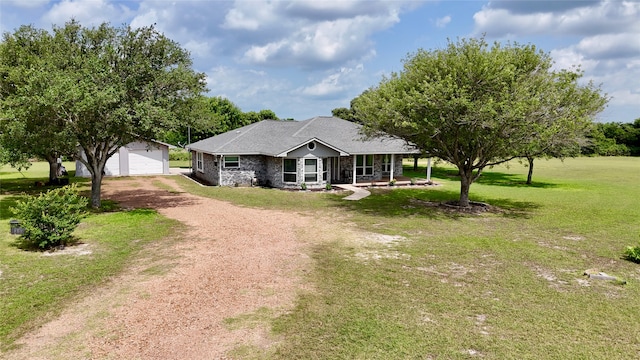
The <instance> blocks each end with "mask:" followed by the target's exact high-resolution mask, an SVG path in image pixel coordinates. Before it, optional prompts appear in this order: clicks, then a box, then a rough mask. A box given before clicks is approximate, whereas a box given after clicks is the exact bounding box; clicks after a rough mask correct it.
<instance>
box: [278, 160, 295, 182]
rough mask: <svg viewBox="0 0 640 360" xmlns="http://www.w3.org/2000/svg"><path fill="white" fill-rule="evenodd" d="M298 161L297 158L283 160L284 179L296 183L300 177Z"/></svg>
mask: <svg viewBox="0 0 640 360" xmlns="http://www.w3.org/2000/svg"><path fill="white" fill-rule="evenodd" d="M297 173H298V161H297V160H296V159H283V160H282V181H283V182H290V183H295V182H297V178H298V174H297Z"/></svg>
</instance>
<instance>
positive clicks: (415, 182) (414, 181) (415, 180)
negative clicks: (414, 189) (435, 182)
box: [409, 177, 418, 185]
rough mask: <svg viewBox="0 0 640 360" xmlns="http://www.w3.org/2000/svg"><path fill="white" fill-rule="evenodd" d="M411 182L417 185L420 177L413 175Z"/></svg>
mask: <svg viewBox="0 0 640 360" xmlns="http://www.w3.org/2000/svg"><path fill="white" fill-rule="evenodd" d="M409 181H410V182H411V185H415V184H417V183H418V179H416V178H414V177H412V178H411V180H409Z"/></svg>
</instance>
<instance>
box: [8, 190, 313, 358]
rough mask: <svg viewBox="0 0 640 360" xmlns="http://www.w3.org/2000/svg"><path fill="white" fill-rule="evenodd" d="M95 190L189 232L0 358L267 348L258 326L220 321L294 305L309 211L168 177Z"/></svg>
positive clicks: (214, 353) (202, 354)
mask: <svg viewBox="0 0 640 360" xmlns="http://www.w3.org/2000/svg"><path fill="white" fill-rule="evenodd" d="M171 189H172V190H171ZM103 197H104V198H105V199H112V200H115V201H117V202H119V203H120V204H121V205H122V206H123V207H125V208H140V207H143V208H154V209H157V210H158V211H159V212H160V213H161V214H163V215H164V216H167V217H169V218H173V219H177V220H179V221H181V222H183V223H184V224H186V225H187V227H188V229H189V230H188V231H187V232H186V233H184V234H183V235H182V236H181V240H179V241H176V242H175V243H174V245H171V246H169V247H167V248H163V249H156V250H158V251H160V252H161V253H162V254H163V256H164V259H160V260H156V261H155V262H153V261H152V262H149V261H142V262H140V263H136V264H132V265H131V269H130V270H129V271H127V273H126V274H124V275H122V276H120V277H118V278H116V279H113V280H112V281H111V282H110V283H109V284H107V285H106V286H104V287H101V288H98V289H96V290H95V291H94V292H93V293H92V294H90V295H89V296H87V297H85V298H83V299H81V300H79V301H78V302H77V303H75V304H72V305H70V306H69V307H68V308H67V309H66V310H65V311H64V312H63V314H62V315H61V316H60V317H59V318H58V319H56V320H54V321H51V322H49V323H47V324H46V325H44V326H43V327H41V328H40V329H37V330H36V331H34V332H32V333H30V334H27V335H26V336H24V337H23V338H22V339H21V340H20V341H19V342H18V343H17V345H18V346H19V348H18V349H16V350H15V351H13V352H11V353H8V354H3V356H5V358H6V359H79V358H92V359H95V358H98V359H100V358H109V359H116V358H117V359H221V358H225V357H226V356H227V354H228V352H229V351H231V350H233V349H234V348H235V347H237V346H250V347H253V348H257V349H262V351H268V349H269V348H271V347H272V346H273V344H275V343H276V342H277V340H278V339H275V338H273V337H272V335H270V333H269V331H268V330H266V328H265V326H254V325H252V326H251V327H247V328H243V327H240V328H237V329H229V328H228V327H227V326H225V319H228V318H233V317H238V316H240V315H242V314H250V313H253V312H256V311H258V309H263V308H267V309H269V313H270V314H272V315H273V316H277V315H279V314H281V313H283V312H284V311H286V310H287V309H290V308H291V307H292V306H293V301H294V299H295V296H296V293H297V291H298V289H300V287H301V286H303V284H302V282H301V274H303V272H304V271H306V270H308V268H309V266H310V260H309V257H308V256H307V255H306V254H307V246H308V244H309V243H308V242H307V241H305V240H302V239H301V236H300V229H303V228H305V227H307V226H309V225H312V226H316V225H313V224H311V223H312V221H313V220H312V219H311V218H310V217H305V216H299V215H297V214H292V213H285V212H278V211H272V210H269V211H267V210H260V209H251V208H244V207H237V206H234V205H232V204H229V203H226V202H222V201H218V200H213V199H207V198H201V197H198V196H194V195H191V194H188V193H184V192H182V191H181V189H180V187H179V185H178V184H177V183H176V182H175V180H174V179H172V178H168V177H157V178H136V179H119V180H107V181H105V183H104V185H103ZM167 259H168V260H167ZM149 269H152V270H154V269H155V270H157V271H149ZM156 272H157V273H158V274H156ZM265 324H266V322H265Z"/></svg>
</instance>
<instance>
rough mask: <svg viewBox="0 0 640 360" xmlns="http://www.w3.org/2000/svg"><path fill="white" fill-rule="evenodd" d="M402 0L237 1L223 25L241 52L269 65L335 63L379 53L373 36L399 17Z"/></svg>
mask: <svg viewBox="0 0 640 360" xmlns="http://www.w3.org/2000/svg"><path fill="white" fill-rule="evenodd" d="M404 6H405V3H403V2H385V1H329V2H317V1H316V2H313V1H286V2H285V1H276V2H247V1H236V2H235V3H234V5H233V8H231V9H229V11H228V12H227V13H226V15H225V20H224V23H223V24H222V27H223V28H224V29H228V30H234V31H237V32H238V34H239V35H238V37H239V39H240V40H241V43H239V44H237V47H238V48H243V51H242V53H241V55H240V56H241V58H242V60H243V61H245V62H247V63H250V64H262V65H268V66H291V65H293V66H298V67H302V68H307V67H314V68H316V67H332V66H335V65H337V64H340V63H342V62H344V61H349V60H361V59H362V58H363V57H369V56H371V55H373V54H374V51H373V42H372V40H371V36H372V35H373V34H374V33H376V32H378V31H381V30H384V29H387V28H389V27H390V26H393V25H394V24H396V23H397V22H399V21H400V20H399V14H400V12H401V11H402V10H403V7H404Z"/></svg>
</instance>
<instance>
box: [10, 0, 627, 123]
mask: <svg viewBox="0 0 640 360" xmlns="http://www.w3.org/2000/svg"><path fill="white" fill-rule="evenodd" d="M71 18H75V19H76V20H79V21H80V22H81V23H82V24H83V25H85V26H94V25H98V24H100V23H101V22H105V21H107V22H110V23H111V24H112V25H115V26H118V25H121V24H125V23H126V24H131V25H132V26H134V27H136V26H146V25H151V24H154V23H155V24H156V26H157V27H158V29H160V30H161V31H163V32H164V33H165V35H167V36H168V37H169V38H171V39H173V40H175V41H177V42H179V43H180V44H181V45H182V47H184V48H186V49H187V50H189V51H190V52H191V55H192V58H193V60H194V67H195V69H196V70H197V71H200V72H204V73H206V74H207V80H208V81H207V83H208V88H209V90H210V91H209V95H210V96H224V97H227V98H229V99H230V100H231V101H233V102H234V103H235V104H236V105H238V106H239V107H240V108H241V109H242V110H243V111H251V110H254V111H258V110H261V109H271V110H273V111H275V113H276V114H277V115H278V116H279V117H281V118H294V119H297V120H304V119H308V118H311V117H313V116H317V115H330V114H331V109H333V108H337V107H348V106H349V102H350V101H351V99H353V98H354V97H355V96H357V95H359V94H360V93H361V92H362V91H364V90H366V89H367V88H369V87H371V86H375V85H377V84H378V83H379V81H380V79H381V77H382V76H383V75H385V74H389V73H390V72H392V71H400V70H401V69H402V59H404V58H405V57H406V56H407V54H408V53H411V52H414V51H416V50H417V49H419V48H423V49H435V48H442V47H444V46H445V45H446V44H447V39H453V40H455V39H457V38H460V37H463V38H468V37H478V36H482V34H486V38H487V40H489V41H500V42H506V41H512V42H513V41H515V42H518V43H532V44H535V45H536V46H537V47H539V48H540V49H542V50H544V51H545V52H548V53H550V54H551V56H552V57H553V59H554V60H555V62H556V67H557V68H568V67H571V66H575V65H579V66H581V67H582V69H583V70H584V72H585V76H584V78H583V79H584V80H585V81H589V80H592V81H594V82H595V83H596V84H601V86H602V89H603V91H604V92H606V93H607V94H608V96H610V97H611V100H610V102H609V106H608V108H607V109H606V110H605V111H604V112H603V113H601V114H600V115H599V117H598V119H597V120H598V121H603V122H610V121H619V122H631V121H633V120H634V119H636V118H640V2H638V1H609V0H605V1H591V0H585V1H582V0H565V1H517V0H511V1H472V0H469V1H416V0H413V1H401V0H397V1H374V0H366V1H349V0H342V1H257V0H253V1H240V0H239V1H204V0H199V1H187V0H182V1H181V0H175V1H167V0H161V1H160V0H141V1H117V0H61V1H49V0H0V30H1V31H2V32H7V31H9V32H11V31H13V30H15V29H16V28H17V27H19V26H20V25H23V24H32V25H35V26H37V27H39V28H44V29H49V30H50V29H51V28H52V25H54V24H55V25H64V23H65V22H66V21H68V20H70V19H71Z"/></svg>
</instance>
